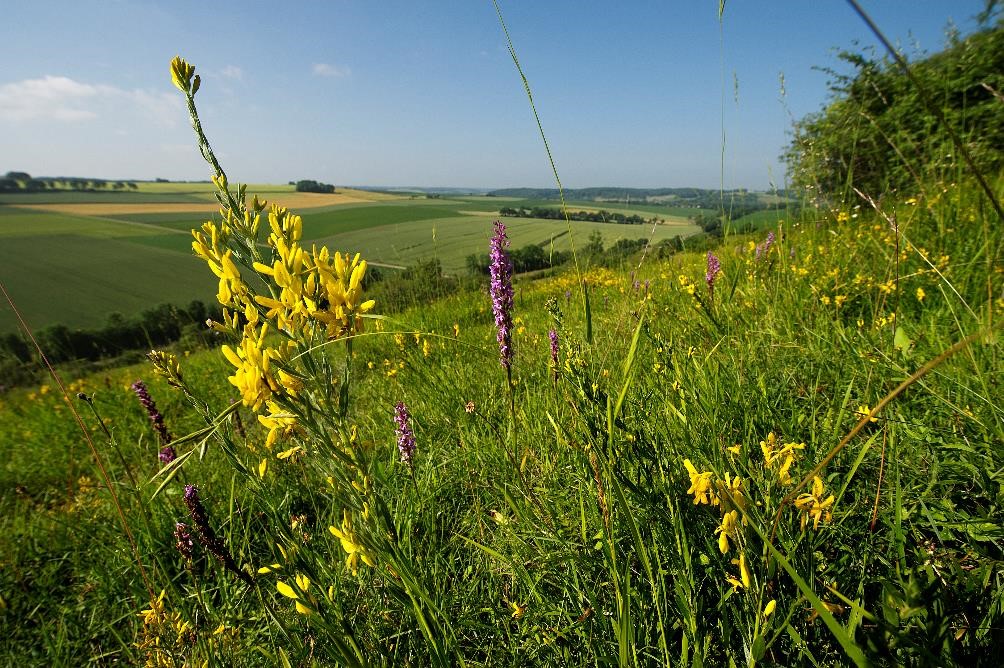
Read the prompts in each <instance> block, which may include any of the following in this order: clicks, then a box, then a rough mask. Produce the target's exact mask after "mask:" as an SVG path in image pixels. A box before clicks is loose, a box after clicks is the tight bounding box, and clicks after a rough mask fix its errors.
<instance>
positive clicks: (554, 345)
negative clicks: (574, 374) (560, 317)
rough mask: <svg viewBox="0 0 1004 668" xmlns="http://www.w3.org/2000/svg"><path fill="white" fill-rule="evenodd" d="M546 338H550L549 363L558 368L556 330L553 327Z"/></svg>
mask: <svg viewBox="0 0 1004 668" xmlns="http://www.w3.org/2000/svg"><path fill="white" fill-rule="evenodd" d="M547 338H549V339H551V364H552V365H553V366H554V368H555V369H557V368H558V332H556V331H554V330H553V329H552V330H551V331H549V332H548V333H547Z"/></svg>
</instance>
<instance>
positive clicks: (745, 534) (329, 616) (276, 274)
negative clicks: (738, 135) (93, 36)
mask: <svg viewBox="0 0 1004 668" xmlns="http://www.w3.org/2000/svg"><path fill="white" fill-rule="evenodd" d="M172 74H173V78H174V82H175V85H176V86H177V87H178V88H179V89H180V90H181V91H182V92H183V94H184V95H185V96H186V99H187V101H188V103H189V105H190V107H191V108H194V104H195V99H194V96H195V90H196V88H197V84H196V83H195V80H194V78H193V77H194V75H195V71H194V68H193V67H192V66H191V65H189V64H188V63H186V62H185V61H183V60H181V59H180V58H178V59H176V60H175V61H174V62H173V63H172ZM848 104H851V102H848ZM194 126H195V127H196V128H197V129H198V128H200V127H201V126H200V125H199V124H198V123H195V124H194ZM197 131H198V130H197ZM198 141H199V145H200V148H201V149H202V152H203V154H204V155H206V156H208V157H209V159H210V162H211V163H213V162H214V161H215V158H214V157H213V154H212V149H211V147H210V145H209V143H208V140H207V139H206V138H205V137H204V136H203V135H201V134H199V135H198ZM796 141H797V140H796ZM941 155H943V154H942V153H937V154H927V155H925V156H923V159H922V160H921V161H920V162H918V163H917V164H918V165H919V166H920V167H922V169H916V168H915V169H914V173H915V174H916V176H917V179H916V180H915V181H914V182H913V183H911V184H910V187H909V190H908V191H907V192H888V193H884V194H885V195H886V196H885V197H884V198H881V199H876V200H875V202H874V203H875V206H874V207H871V206H863V207H856V206H853V205H851V204H849V203H847V200H845V199H843V197H844V196H846V195H848V193H847V192H845V191H844V190H843V189H842V188H843V185H841V189H838V190H836V191H832V192H831V191H824V192H821V193H817V194H819V195H820V196H819V197H818V198H814V200H812V201H811V202H810V203H809V205H808V206H805V207H801V208H799V209H795V208H793V209H792V214H791V215H790V216H789V215H788V213H786V214H785V218H784V222H783V223H779V224H778V225H777V227H775V228H771V229H770V230H769V231H766V230H764V231H760V232H756V233H752V234H748V235H744V236H730V237H729V238H728V239H727V242H726V243H722V244H721V245H720V246H716V247H714V248H713V249H712V251H711V252H707V253H704V252H701V253H697V252H693V251H692V250H686V249H681V248H679V246H683V245H684V243H683V241H682V240H676V241H677V242H679V243H674V244H673V246H672V250H675V251H677V252H674V253H673V254H672V255H671V256H670V257H663V256H661V255H660V254H659V253H657V252H656V253H652V252H649V253H644V254H643V255H642V254H641V253H638V249H637V248H636V249H634V251H632V252H635V253H637V254H636V255H633V256H632V259H637V261H636V262H632V263H631V265H630V270H629V269H628V268H627V267H625V268H623V269H621V268H607V267H602V266H599V265H600V264H601V263H599V262H597V263H595V264H591V261H590V260H587V258H589V257H591V256H593V255H594V251H595V250H596V249H597V248H599V249H603V248H604V238H603V237H602V231H603V230H614V231H619V230H622V229H625V228H626V229H634V228H635V226H612V225H607V224H603V223H576V224H575V228H574V235H575V238H576V242H577V243H576V245H577V249H578V251H579V252H580V253H581V257H580V261H579V263H578V264H577V265H576V266H569V267H568V268H567V270H566V271H564V272H562V273H557V274H556V275H553V276H548V277H546V278H540V279H539V280H538V279H536V277H531V276H527V275H524V276H522V277H517V280H516V282H515V284H514V286H513V293H514V294H513V296H512V299H511V300H510V299H509V297H508V291H507V289H506V285H507V278H506V274H507V272H506V266H507V263H506V261H505V259H504V258H502V257H501V256H502V249H503V248H504V246H505V237H504V236H503V235H502V230H496V232H495V233H494V236H492V251H491V254H490V261H489V262H490V264H491V265H492V272H491V273H492V281H491V286H490V288H489V289H488V290H486V289H485V287H486V286H484V285H483V284H481V285H479V286H478V287H477V288H474V289H465V286H464V284H463V282H458V283H457V284H454V283H453V279H451V278H450V277H449V276H448V275H447V274H446V272H445V271H444V269H443V267H444V265H443V264H441V263H440V262H439V261H437V260H436V259H435V258H433V259H426V260H422V261H418V260H417V259H416V258H417V257H418V255H419V252H420V250H421V249H423V248H428V245H425V246H423V244H428V243H429V242H428V238H429V237H430V236H431V239H432V246H433V248H434V249H435V250H436V251H437V252H436V253H434V254H433V255H438V254H439V251H440V249H442V256H443V257H456V256H457V254H458V253H459V249H454V248H447V246H448V245H449V244H450V243H452V241H453V239H454V238H455V237H456V236H460V237H463V236H464V235H465V234H467V235H469V238H468V239H467V240H466V241H465V242H464V244H463V245H464V247H465V248H469V247H470V245H471V244H473V243H475V241H476V242H477V244H478V246H477V248H478V251H477V252H479V253H483V252H485V251H486V250H488V248H489V237H490V236H491V235H492V231H491V230H490V229H489V227H488V221H490V220H491V218H490V216H484V215H474V214H470V215H468V214H464V213H462V212H463V211H474V212H478V211H482V210H481V209H477V208H474V207H476V206H478V205H479V200H472V199H470V198H464V199H462V200H454V201H456V202H459V203H462V206H463V207H464V208H462V209H461V208H459V207H458V208H456V209H454V208H453V207H454V204H452V203H449V201H448V200H447V198H437V199H435V200H430V202H431V203H429V204H423V205H421V206H425V207H429V208H428V209H427V211H428V212H429V213H430V215H431V216H432V217H429V218H426V219H422V220H409V221H403V220H402V221H400V222H396V223H391V224H384V225H379V224H374V225H366V224H365V223H366V222H367V220H366V219H356V218H350V219H344V220H342V221H341V222H343V223H345V222H346V221H347V220H357V221H358V222H357V223H352V224H357V225H358V227H357V228H355V229H353V230H348V231H345V230H339V228H338V227H337V222H338V221H337V216H336V220H335V222H332V223H331V227H330V228H326V232H327V233H328V234H329V235H330V236H328V237H327V238H329V239H332V240H338V241H339V242H344V241H346V240H352V239H354V240H355V241H356V243H355V244H349V245H338V246H334V248H337V249H340V250H342V249H345V248H353V249H355V248H359V247H361V246H363V245H364V244H367V243H368V244H371V246H370V248H372V249H374V251H375V253H374V256H377V257H400V258H402V259H403V258H406V257H407V258H409V260H410V261H409V262H408V264H409V265H411V267H410V268H409V269H406V270H404V271H402V272H401V275H400V277H399V278H400V279H401V281H402V283H399V284H394V283H391V282H390V281H386V282H383V281H381V282H376V283H373V282H372V280H371V279H372V276H371V277H370V280H367V275H368V272H369V271H370V270H369V269H368V268H367V265H366V264H364V263H361V262H360V261H358V259H354V258H353V257H352V256H351V255H338V256H337V257H335V256H334V255H329V254H328V253H326V252H322V251H321V250H320V248H319V247H318V248H317V249H316V250H315V248H314V246H315V244H316V245H318V246H319V244H318V243H317V242H318V240H317V239H316V238H311V237H310V236H309V234H308V232H307V230H308V229H309V227H310V225H311V223H310V222H309V215H310V214H308V217H305V218H304V219H303V221H300V220H298V219H297V218H296V217H295V216H291V215H288V214H282V215H278V216H277V217H276V220H275V224H274V225H267V224H261V225H258V226H256V225H254V221H255V220H259V222H260V218H261V217H262V216H267V215H268V214H267V212H263V211H262V210H260V209H255V208H251V209H249V208H248V206H249V205H248V204H247V203H246V202H244V201H241V200H240V199H238V198H237V197H235V196H234V191H232V190H230V191H228V190H226V188H225V187H224V188H221V189H220V191H219V195H220V197H221V200H222V201H223V202H224V203H225V206H226V207H227V208H228V209H229V213H230V214H231V215H230V216H228V217H226V218H223V219H221V218H216V219H215V222H214V223H213V226H214V227H215V229H213V230H203V231H202V232H201V236H200V238H199V244H198V253H199V256H200V258H201V260H200V261H205V262H206V263H208V264H209V266H210V267H211V268H212V269H214V271H213V272H210V270H209V269H208V268H206V267H202V268H201V269H200V271H201V275H202V276H203V277H204V281H205V283H206V285H207V286H209V287H211V288H217V289H218V292H219V295H220V302H221V306H222V307H223V308H224V309H225V310H226V312H225V313H224V316H223V319H222V322H221V323H219V324H217V326H216V327H215V328H214V330H215V331H216V332H217V333H218V335H219V337H220V339H219V340H220V344H221V350H218V351H206V352H196V353H193V354H191V355H188V354H187V353H188V352H189V349H188V348H185V347H179V348H177V349H176V350H175V351H174V353H175V354H173V355H172V354H171V353H169V352H161V353H159V354H154V355H153V356H152V361H153V366H152V367H151V366H150V365H143V366H135V367H130V368H126V369H121V370H112V371H106V372H103V373H101V374H99V375H95V376H90V377H87V378H83V379H79V380H76V381H74V382H72V383H71V384H70V385H69V386H68V387H67V392H66V394H65V395H62V393H61V392H60V391H59V390H58V389H57V387H56V386H55V385H53V384H51V383H47V384H45V385H43V386H40V387H37V388H26V389H23V390H22V389H18V390H13V391H11V392H9V393H7V394H5V395H2V396H0V443H4V444H8V445H7V451H5V452H3V453H2V454H3V461H4V465H3V466H2V467H0V555H3V556H2V559H3V560H4V561H3V565H4V567H3V568H2V569H0V619H3V620H4V629H5V631H6V632H5V633H4V634H0V656H2V657H3V658H4V659H6V662H7V663H16V664H17V665H25V666H32V665H53V664H56V665H59V664H67V663H72V662H79V661H80V660H81V657H90V658H92V660H94V661H95V662H102V663H113V662H117V663H122V664H127V665H138V664H145V665H164V666H182V665H202V664H208V665H227V666H255V665H285V666H293V665H309V666H315V665H316V666H327V665H349V666H356V665H359V666H362V665H416V666H418V665H423V666H424V665H431V666H448V665H471V664H473V665H521V666H522V665H527V664H531V665H553V666H567V665H621V666H635V665H676V664H680V665H688V666H703V665H747V666H749V665H754V664H758V663H760V664H775V665H785V666H787V665H825V666H838V665H840V666H842V665H851V664H855V665H869V664H874V665H880V666H899V665H962V666H968V665H981V664H985V663H988V662H993V661H995V660H996V657H997V656H999V655H1000V654H1001V650H1002V648H1004V605H1002V601H1004V519H1002V518H1004V512H1002V511H1004V508H1002V503H1004V498H1002V495H1001V489H1004V449H1002V448H1001V447H1000V446H1001V443H1002V442H1004V402H1002V401H1001V385H1002V382H1004V364H1002V363H1001V339H1000V335H1001V327H1000V324H999V323H1000V322H1001V321H1002V318H1004V271H1001V250H1002V245H1004V225H1001V222H1002V221H1001V220H1000V219H999V218H998V217H995V216H996V214H995V213H993V212H992V207H991V206H990V205H989V203H988V200H987V198H986V195H985V193H984V192H983V189H982V188H981V187H978V186H977V185H976V184H974V182H973V178H972V177H971V175H968V174H966V173H965V172H964V170H963V169H962V168H961V167H958V166H955V173H956V174H957V176H958V178H956V179H955V180H953V181H950V182H946V181H943V180H941V176H942V175H943V174H944V173H945V172H944V170H943V166H942V165H941V164H940V162H939V161H940V160H941V157H940V156H941ZM818 176H819V177H820V178H814V179H813V182H814V183H817V182H820V181H821V179H822V176H823V174H819V175H818ZM992 176H997V175H992ZM991 182H992V183H993V187H994V191H995V195H996V196H997V197H1000V195H1001V194H1004V182H1001V180H1000V179H996V180H992V181H991ZM488 199H490V198H488ZM444 202H445V203H444ZM779 203H780V201H776V202H774V204H779ZM862 203H865V204H867V203H868V201H867V200H864V201H863V202H862ZM380 208H381V210H384V211H388V212H390V211H396V210H397V209H395V206H390V205H384V206H382V207H380ZM364 210H367V211H368V209H357V210H356V211H357V213H355V214H353V213H349V214H348V215H350V216H355V215H364V214H361V213H358V212H361V211H364ZM416 210H417V209H416ZM443 210H446V211H449V212H450V215H442V214H443ZM245 214H246V218H245ZM319 215H325V214H319ZM754 215H766V214H762V213H755V214H754ZM222 220H229V221H238V222H236V223H228V224H227V227H226V229H223V222H222ZM245 220H248V221H251V224H245V223H243V222H242V221H245ZM720 221H721V219H719V222H720ZM506 222H511V223H512V227H511V228H510V229H509V240H510V241H511V243H512V247H513V248H515V249H520V250H522V249H523V248H525V247H526V246H527V245H528V244H529V243H531V242H530V241H529V240H530V239H533V238H538V239H539V238H540V235H541V234H542V233H543V231H544V230H548V231H550V233H551V235H555V234H556V232H555V230H560V227H559V226H558V225H557V224H556V223H555V222H554V221H543V220H541V221H534V220H526V219H512V220H507V221H506ZM44 224H45V225H49V226H50V227H51V229H52V230H53V232H52V233H51V236H53V237H55V238H57V239H58V237H59V234H58V232H59V230H60V227H59V225H60V224H61V223H60V222H59V221H48V222H45V223H44ZM107 225H108V226H109V227H103V228H95V230H94V234H95V235H98V236H100V235H102V234H104V235H107V237H108V238H109V239H110V240H115V241H118V239H116V238H115V237H114V233H115V231H116V230H117V229H118V226H119V225H120V223H118V222H109V223H107ZM465 225H466V228H465V227H464V226H465ZM590 225H592V226H594V227H592V228H591V227H589V226H590ZM154 226H156V225H155V224H154ZM664 227H669V226H662V225H659V226H656V229H657V230H658V229H662V228H664ZM132 229H133V231H134V234H135V235H138V236H143V234H144V232H145V228H143V227H142V226H141V225H134V226H133V228H132ZM161 229H164V228H161ZM255 229H258V230H259V231H260V233H257V234H256V233H255V232H254V230H255ZM433 229H434V230H435V233H434V234H431V235H430V234H429V232H430V231H431V230H433ZM566 229H567V228H566ZM586 230H589V231H590V232H589V233H587V234H583V232H584V231H586ZM211 232H215V234H213V233H211ZM592 232H595V233H596V234H592ZM726 233H728V230H726ZM580 234H581V235H582V236H580ZM409 235H412V236H410V237H409ZM569 236H570V235H567V234H566V235H564V236H562V237H558V236H551V237H545V238H551V239H553V245H554V246H555V247H557V246H558V245H559V243H563V242H568V241H569V240H568V239H567V238H566V237H569ZM373 237H383V238H378V239H374V238H373ZM12 238H13V237H12ZM582 238H585V239H587V241H585V242H584V243H581V244H580V243H579V241H580V239H582ZM43 239H45V237H43ZM214 239H215V240H217V241H214ZM220 239H223V241H219V240H220ZM367 239H368V240H367ZM423 239H425V241H423ZM698 239H699V243H702V244H716V243H718V242H719V240H718V239H717V238H716V237H714V236H713V235H708V234H705V235H702V236H699V237H698ZM121 243H129V242H127V241H125V240H121ZM301 243H302V247H301ZM620 245H621V246H624V247H628V246H632V245H633V242H627V243H624V244H620ZM615 247H616V246H615ZM308 249H309V250H308ZM387 249H389V250H387ZM381 253H382V254H381ZM394 253H396V254H397V255H394ZM514 254H516V253H514ZM427 257H428V255H427ZM364 258H365V259H370V258H371V256H370V254H369V252H368V251H367V252H366V254H365V255H364ZM642 258H643V259H642ZM238 265H239V266H240V269H238ZM251 276H255V277H256V279H255V280H251V278H250V277H251ZM409 282H410V283H409ZM390 286H397V287H401V286H403V287H401V289H399V290H397V292H393V291H392V290H391V287H390ZM395 289H396V288H395ZM412 290H414V291H416V293H417V291H424V292H422V293H421V294H416V302H415V303H414V304H413V306H412V307H411V308H407V309H404V310H403V311H401V312H397V313H393V314H391V315H384V314H386V313H387V311H385V310H384V305H383V304H382V303H381V302H379V301H378V302H377V303H376V304H373V303H372V302H370V301H369V300H370V299H371V298H372V297H373V296H374V295H378V296H379V299H386V301H388V302H389V303H390V305H392V306H393V307H394V308H398V307H400V306H402V305H404V304H405V303H406V300H407V299H408V294H411V292H410V291H412ZM381 291H383V293H382V294H381ZM427 299H434V300H435V301H432V302H431V303H424V302H425V300H427ZM510 308H511V309H512V310H511V311H510V310H509V309H510ZM378 314H379V315H378ZM499 327H501V329H502V331H501V332H500V331H499ZM500 340H501V341H502V342H503V343H507V342H508V343H511V347H509V348H503V349H502V350H501V351H500V346H499V341H500ZM224 343H225V345H223V344H224ZM506 351H511V352H512V356H511V357H510V356H509V354H508V352H506ZM500 362H501V364H500ZM155 374H156V375H155ZM138 377H142V378H144V379H146V380H147V381H148V391H149V394H146V390H142V389H141V388H136V389H130V388H129V384H130V383H131V382H132V381H133V380H135V379H136V378H138ZM228 377H229V378H228ZM74 393H80V394H79V395H77V397H78V398H76V399H75V398H74ZM137 394H141V395H143V396H142V397H141V398H138V397H137ZM154 401H155V402H156V406H154V405H153V402H154ZM70 407H73V408H76V409H77V410H78V411H79V412H80V413H81V415H82V417H83V420H84V425H83V429H84V432H85V436H86V437H87V438H88V439H92V440H91V441H88V442H93V443H94V445H93V449H92V450H90V451H89V454H90V455H91V459H86V457H85V455H84V454H83V453H84V452H85V448H90V446H89V445H85V442H84V441H82V440H81V438H80V436H79V434H80V433H81V432H78V431H75V430H76V429H77V428H76V426H75V424H74V421H73V419H72V417H71V416H70V412H71V408H70ZM167 432H169V433H167ZM10 444H16V447H13V446H11V445H10ZM168 462H170V463H168ZM179 523H181V524H179Z"/></svg>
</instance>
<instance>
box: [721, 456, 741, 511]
mask: <svg viewBox="0 0 1004 668" xmlns="http://www.w3.org/2000/svg"><path fill="white" fill-rule="evenodd" d="M730 449H731V448H730ZM717 487H718V499H719V501H720V502H721V504H722V508H723V509H724V510H731V509H734V508H738V509H739V510H743V511H745V510H746V497H745V496H744V495H743V479H742V478H740V477H739V476H736V477H735V478H733V477H732V476H731V475H730V474H729V473H726V474H725V480H720V481H718V484H717Z"/></svg>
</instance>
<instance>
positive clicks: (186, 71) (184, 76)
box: [171, 56, 195, 93]
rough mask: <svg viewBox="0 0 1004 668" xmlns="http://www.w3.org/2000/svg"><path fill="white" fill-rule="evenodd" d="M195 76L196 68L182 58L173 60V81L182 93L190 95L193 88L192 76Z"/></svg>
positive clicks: (176, 57) (177, 57)
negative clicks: (189, 92)
mask: <svg viewBox="0 0 1004 668" xmlns="http://www.w3.org/2000/svg"><path fill="white" fill-rule="evenodd" d="M194 74H195V66H194V65H191V64H189V63H188V62H187V61H185V59H184V58H182V57H181V56H175V57H174V59H173V60H171V81H172V82H173V83H174V85H175V87H176V88H177V89H178V90H180V91H181V92H182V93H188V91H189V90H190V89H191V88H192V75H194ZM192 92H193V93H194V92H195V91H192Z"/></svg>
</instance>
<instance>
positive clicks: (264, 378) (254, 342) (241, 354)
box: [222, 323, 280, 411]
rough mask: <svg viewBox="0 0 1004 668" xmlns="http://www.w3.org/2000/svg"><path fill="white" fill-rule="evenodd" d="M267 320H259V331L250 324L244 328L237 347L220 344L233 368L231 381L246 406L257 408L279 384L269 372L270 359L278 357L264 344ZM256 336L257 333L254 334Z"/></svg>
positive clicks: (275, 352) (272, 349)
mask: <svg viewBox="0 0 1004 668" xmlns="http://www.w3.org/2000/svg"><path fill="white" fill-rule="evenodd" d="M267 334H268V323H262V326H261V330H260V331H255V328H254V327H253V326H252V325H247V326H246V327H245V328H244V338H243V339H242V340H241V343H240V345H239V346H238V347H237V349H236V350H234V349H233V348H231V347H230V346H227V345H224V346H223V347H222V350H223V356H224V357H226V358H227V361H229V362H230V363H231V364H233V365H234V367H236V370H235V372H234V375H232V376H230V378H229V380H230V383H231V384H232V385H233V386H234V387H236V388H237V389H238V390H240V392H241V398H242V400H243V402H244V405H245V406H250V407H251V409H252V410H254V411H257V410H258V409H259V408H260V407H261V405H262V404H263V403H264V402H265V401H266V400H268V399H269V398H270V397H271V396H272V393H273V392H276V391H278V390H279V383H278V381H277V380H276V379H275V376H274V375H273V373H272V371H271V366H272V364H271V361H272V360H278V359H280V356H279V353H278V352H277V351H276V350H275V349H274V348H269V347H266V346H265V336H266V335H267ZM256 335H257V336H256Z"/></svg>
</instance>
